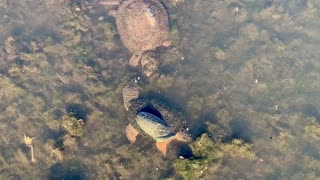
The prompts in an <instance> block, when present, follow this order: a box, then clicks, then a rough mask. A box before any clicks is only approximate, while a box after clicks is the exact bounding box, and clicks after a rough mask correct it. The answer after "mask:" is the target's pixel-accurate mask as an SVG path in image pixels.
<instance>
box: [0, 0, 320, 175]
mask: <svg viewBox="0 0 320 180" xmlns="http://www.w3.org/2000/svg"><path fill="white" fill-rule="evenodd" d="M163 3H164V4H165V5H166V7H167V10H168V13H169V17H170V28H171V40H172V44H173V46H172V47H170V48H160V49H159V50H158V51H159V53H160V55H159V59H160V67H159V72H160V74H161V76H156V77H154V78H150V79H148V78H146V77H144V76H143V74H142V73H141V72H140V71H139V70H136V69H133V68H130V67H128V66H127V63H128V59H129V58H130V56H131V54H130V53H129V52H128V51H127V50H126V49H125V48H124V47H123V46H122V44H121V42H120V41H119V36H118V34H117V31H116V28H115V24H114V19H113V18H112V17H110V16H108V15H107V13H106V11H105V9H104V8H103V7H101V6H98V5H96V4H95V2H88V1H64V0H59V1H54V0H46V1H43V2H37V1H34V0H16V1H14V2H11V1H7V0H0V16H1V18H0V40H1V41H0V42H1V43H0V45H1V49H0V54H1V56H0V68H1V69H0V73H1V74H0V76H1V81H0V97H1V101H0V110H1V114H0V136H1V138H0V144H1V146H0V176H1V179H35V177H38V178H39V179H160V178H162V179H182V178H185V179H188V178H189V179H195V178H200V179H212V178H213V177H214V178H215V179H236V178H237V179H238V178H243V179H289V178H290V179H316V178H318V177H319V175H320V154H319V153H320V145H319V140H320V125H319V122H320V112H319V109H320V88H319V87H320V81H319V80H320V62H319V60H318V57H320V51H319V50H318V49H319V45H320V44H319V43H320V31H319V29H320V21H319V16H320V10H319V8H320V4H319V2H318V1H313V0H292V1H284V0H262V1H252V0H243V1H233V0H225V1H213V0H203V1H191V0H185V1H184V0H172V1H170V0H165V1H163ZM138 77H139V78H140V80H139V83H141V84H143V93H144V94H145V95H147V96H153V97H157V98H161V99H162V100H167V101H170V103H171V104H172V106H173V105H174V106H176V108H177V109H179V110H180V111H181V112H183V113H184V114H185V115H186V117H187V119H186V121H187V123H188V128H189V129H190V133H191V134H192V135H193V137H194V143H191V144H190V146H188V145H186V144H183V143H172V144H170V146H169V151H168V155H167V157H166V158H164V157H162V156H161V154H160V153H159V152H158V151H157V150H156V147H155V145H154V142H153V141H151V140H148V139H147V138H145V137H141V136H140V137H139V138H138V141H137V142H136V143H135V144H130V143H129V142H128V140H127V139H126V136H125V130H124V129H125V127H126V125H127V123H128V121H127V120H126V111H125V109H124V108H123V105H122V96H121V92H122V88H123V87H124V86H125V85H126V83H127V82H128V81H129V80H131V79H132V78H138ZM72 118H74V119H76V120H78V119H82V120H83V121H84V126H83V127H84V128H83V129H80V130H79V131H77V132H74V133H76V135H81V136H80V137H74V136H71V135H70V132H68V131H67V130H66V128H65V121H69V120H70V121H71V120H74V119H72ZM82 130H83V131H82ZM203 134H208V135H209V136H208V137H209V138H208V139H207V141H205V142H206V143H207V144H204V143H203V142H204V141H201V140H203V139H205V138H206V137H207V136H205V135H203ZM24 135H26V136H28V137H31V138H32V147H33V150H34V158H35V162H31V148H30V147H29V146H26V144H25V142H24ZM200 137H202V139H200ZM201 143H202V144H201ZM204 150H206V151H204ZM200 152H201V153H200ZM182 158H183V159H182ZM181 163H185V164H182V165H181ZM186 172H191V174H190V173H189V174H188V173H186ZM36 179H37V178H36Z"/></svg>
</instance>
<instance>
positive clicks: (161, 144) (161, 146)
mask: <svg viewBox="0 0 320 180" xmlns="http://www.w3.org/2000/svg"><path fill="white" fill-rule="evenodd" d="M169 142H170V141H162V142H157V143H156V145H157V149H158V150H159V151H160V152H161V153H162V155H163V156H164V157H166V155H167V146H168V144H169Z"/></svg>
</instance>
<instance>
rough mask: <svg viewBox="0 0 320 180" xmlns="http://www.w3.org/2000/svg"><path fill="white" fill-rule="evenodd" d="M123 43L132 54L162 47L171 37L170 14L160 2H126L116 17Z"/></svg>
mask: <svg viewBox="0 0 320 180" xmlns="http://www.w3.org/2000/svg"><path fill="white" fill-rule="evenodd" d="M116 25H117V30H118V32H119V35H120V38H121V41H122V43H123V44H124V46H125V47H127V48H128V49H129V50H130V51H131V52H133V53H134V52H144V51H147V50H152V49H155V48H156V47H159V46H161V45H162V44H163V43H164V42H165V41H167V40H168V37H169V22H168V14H167V11H166V9H165V8H164V6H163V5H162V4H161V2H159V1H158V0H125V1H123V2H122V3H121V4H120V5H119V7H118V12H117V15H116Z"/></svg>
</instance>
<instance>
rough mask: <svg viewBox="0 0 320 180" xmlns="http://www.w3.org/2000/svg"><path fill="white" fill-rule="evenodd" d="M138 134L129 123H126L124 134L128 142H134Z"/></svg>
mask: <svg viewBox="0 0 320 180" xmlns="http://www.w3.org/2000/svg"><path fill="white" fill-rule="evenodd" d="M138 134H139V132H138V131H137V130H136V129H135V128H134V127H133V126H132V125H131V124H128V126H127V127H126V135H127V138H128V140H129V141H130V143H134V142H136V140H137V136H138Z"/></svg>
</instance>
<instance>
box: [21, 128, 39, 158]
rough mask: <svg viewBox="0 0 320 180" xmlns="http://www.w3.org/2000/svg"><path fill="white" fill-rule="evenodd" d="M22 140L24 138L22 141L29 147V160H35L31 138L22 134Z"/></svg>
mask: <svg viewBox="0 0 320 180" xmlns="http://www.w3.org/2000/svg"><path fill="white" fill-rule="evenodd" d="M23 140H24V143H25V144H26V146H28V147H29V148H30V149H31V162H36V160H35V159H34V154H33V145H32V138H31V137H29V136H26V135H25V134H24V137H23Z"/></svg>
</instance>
